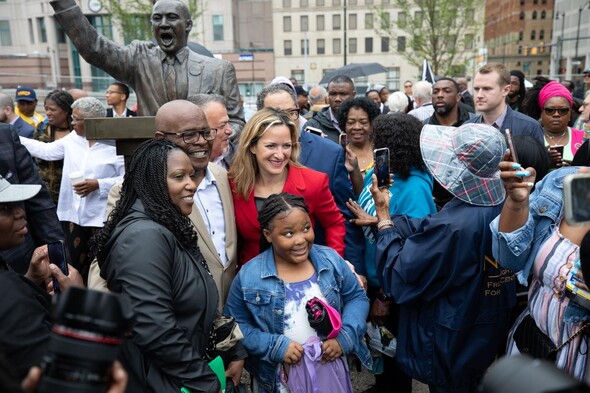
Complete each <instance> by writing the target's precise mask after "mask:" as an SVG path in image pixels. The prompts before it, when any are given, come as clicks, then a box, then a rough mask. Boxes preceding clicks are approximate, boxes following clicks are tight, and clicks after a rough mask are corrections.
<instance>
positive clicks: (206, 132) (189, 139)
mask: <svg viewBox="0 0 590 393" xmlns="http://www.w3.org/2000/svg"><path fill="white" fill-rule="evenodd" d="M158 132H161V133H162V134H165V135H176V136H177V137H179V138H182V141H183V142H184V143H187V144H188V143H197V142H198V141H199V138H200V137H201V135H202V136H203V139H205V140H206V141H212V140H213V139H215V136H216V135H217V128H203V129H202V130H191V131H185V132H166V131H158Z"/></svg>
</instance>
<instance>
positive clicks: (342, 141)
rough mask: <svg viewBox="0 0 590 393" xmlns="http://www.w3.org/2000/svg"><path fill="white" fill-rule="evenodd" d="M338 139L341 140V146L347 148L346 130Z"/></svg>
mask: <svg viewBox="0 0 590 393" xmlns="http://www.w3.org/2000/svg"><path fill="white" fill-rule="evenodd" d="M338 141H339V142H340V146H342V148H344V149H346V145H347V144H348V138H347V135H346V134H345V133H344V132H343V133H342V134H340V136H339V137H338Z"/></svg>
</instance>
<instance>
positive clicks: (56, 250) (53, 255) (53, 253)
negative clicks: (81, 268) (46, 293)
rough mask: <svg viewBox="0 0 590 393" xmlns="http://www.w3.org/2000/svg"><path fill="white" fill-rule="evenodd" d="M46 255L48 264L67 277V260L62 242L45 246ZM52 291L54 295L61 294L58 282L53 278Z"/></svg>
mask: <svg viewBox="0 0 590 393" xmlns="http://www.w3.org/2000/svg"><path fill="white" fill-rule="evenodd" d="M47 254H48V255H49V262H51V263H53V264H54V265H56V266H57V267H59V270H61V272H62V273H63V274H65V275H66V276H67V275H68V274H69V271H68V262H69V258H68V254H67V252H66V248H65V245H64V242H63V240H60V241H58V242H54V243H49V244H48V245H47ZM53 291H54V292H55V293H61V289H60V288H59V282H58V281H57V280H56V279H55V277H54V278H53Z"/></svg>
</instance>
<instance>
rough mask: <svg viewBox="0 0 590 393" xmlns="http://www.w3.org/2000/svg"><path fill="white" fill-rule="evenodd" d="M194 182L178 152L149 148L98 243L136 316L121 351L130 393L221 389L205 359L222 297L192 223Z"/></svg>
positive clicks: (161, 143) (136, 160)
mask: <svg viewBox="0 0 590 393" xmlns="http://www.w3.org/2000/svg"><path fill="white" fill-rule="evenodd" d="M193 176H194V170H193V167H192V164H191V161H190V159H189V157H188V156H187V155H186V153H185V152H184V151H183V150H182V149H181V148H179V147H178V146H177V145H175V144H173V143H172V142H169V141H167V140H163V139H161V140H150V141H147V142H144V143H143V144H142V145H141V146H140V147H139V148H138V149H137V151H136V152H135V153H134V154H133V156H132V157H131V160H130V163H129V166H128V167H127V172H126V174H125V180H124V181H123V186H122V195H121V199H120V200H119V201H118V202H117V205H116V206H115V209H114V210H113V212H112V213H111V215H110V216H109V219H108V221H107V223H106V224H105V226H104V227H103V228H102V229H101V231H100V232H99V233H98V234H97V236H96V237H95V238H94V245H93V251H94V252H95V253H96V254H97V257H98V261H99V265H100V267H101V275H102V276H103V278H105V279H106V280H107V284H108V287H109V289H110V290H111V291H112V292H119V293H122V294H124V295H126V296H127V297H128V298H129V299H130V301H131V303H132V305H133V307H134V311H135V313H136V322H135V327H134V329H133V338H132V339H131V340H127V342H126V343H125V344H124V347H123V351H122V360H123V362H124V365H125V367H126V369H127V370H128V372H129V384H128V388H127V391H128V392H159V393H160V392H171V393H172V392H174V393H177V392H179V391H180V390H181V388H182V387H186V388H187V389H189V391H191V392H218V391H219V389H220V385H219V382H218V380H217V378H216V376H215V374H214V373H213V371H212V370H211V368H209V366H208V364H207V357H206V353H207V350H208V348H209V333H210V331H211V328H212V324H213V320H214V318H215V315H216V310H217V302H218V294H217V289H216V287H215V283H214V281H213V278H212V277H211V274H210V273H209V269H208V268H207V265H206V263H205V261H204V259H203V257H202V255H201V253H200V251H199V249H198V246H197V233H196V232H195V230H194V228H193V226H192V224H191V222H190V220H189V218H188V215H189V214H190V212H191V210H192V205H193V195H194V193H195V190H196V184H195V182H194V181H193ZM209 349H210V348H209Z"/></svg>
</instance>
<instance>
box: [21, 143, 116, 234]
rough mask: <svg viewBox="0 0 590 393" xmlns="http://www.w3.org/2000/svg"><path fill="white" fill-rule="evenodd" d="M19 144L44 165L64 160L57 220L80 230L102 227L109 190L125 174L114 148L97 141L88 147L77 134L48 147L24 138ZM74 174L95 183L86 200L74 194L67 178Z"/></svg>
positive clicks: (47, 144) (112, 145)
mask: <svg viewBox="0 0 590 393" xmlns="http://www.w3.org/2000/svg"><path fill="white" fill-rule="evenodd" d="M20 141H21V143H22V144H23V145H24V146H25V147H26V148H27V150H28V151H29V153H31V155H32V156H33V157H37V158H40V159H42V160H46V161H55V160H62V159H63V160H64V165H63V171H62V178H61V185H60V188H59V200H58V202H57V216H58V218H59V220H60V221H70V222H73V223H75V224H78V225H80V226H83V227H102V226H103V223H104V219H105V213H106V206H107V197H108V195H109V190H110V189H111V187H112V186H113V185H114V184H115V183H117V182H120V181H122V180H123V175H124V174H125V164H124V161H123V156H118V155H117V154H116V148H115V146H114V144H110V143H108V142H107V141H103V142H99V141H97V142H96V143H95V144H94V145H92V146H89V145H88V140H87V139H86V137H83V136H79V135H78V134H76V131H72V132H70V133H69V134H68V135H66V136H65V137H63V138H61V139H58V140H56V141H54V142H50V143H45V142H40V141H37V140H34V139H28V138H23V137H21V138H20ZM105 142H106V143H105ZM76 171H80V172H82V173H84V178H85V179H96V180H98V190H95V191H93V192H91V193H90V194H88V195H87V196H86V197H81V196H80V195H78V194H76V193H75V192H74V188H73V187H72V182H71V180H70V176H69V174H70V173H72V172H76Z"/></svg>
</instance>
